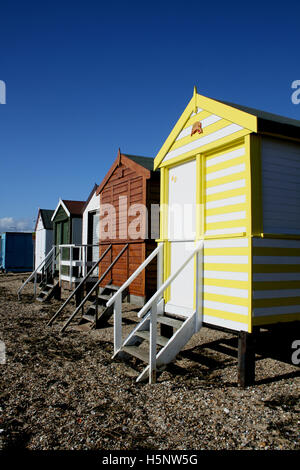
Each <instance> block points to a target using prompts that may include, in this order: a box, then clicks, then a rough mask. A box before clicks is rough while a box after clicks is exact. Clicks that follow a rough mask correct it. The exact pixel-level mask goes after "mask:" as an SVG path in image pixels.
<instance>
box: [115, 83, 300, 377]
mask: <svg viewBox="0 0 300 470" xmlns="http://www.w3.org/2000/svg"><path fill="white" fill-rule="evenodd" d="M154 168H155V169H160V181H161V198H160V203H161V213H160V214H161V219H160V239H159V240H158V242H159V245H158V249H157V250H158V251H157V253H158V255H159V256H160V257H161V259H160V262H159V263H160V266H161V269H160V272H161V278H160V283H159V285H158V290H157V292H156V294H155V295H154V296H153V297H152V298H151V299H150V300H149V302H148V303H147V304H146V305H145V307H144V308H143V309H142V310H141V311H140V313H139V317H140V318H141V323H140V326H138V327H137V328H136V329H135V330H134V331H133V332H132V334H131V335H129V337H128V338H127V339H126V340H125V341H124V340H123V339H122V328H121V318H122V317H121V307H120V301H119V296H120V292H117V293H116V295H115V296H114V298H113V299H111V301H109V304H111V303H113V304H114V305H115V309H116V313H115V354H116V355H118V354H119V353H123V352H126V353H127V354H131V355H133V356H137V357H139V358H143V355H144V361H145V362H148V363H149V365H148V366H146V367H145V369H144V371H143V372H142V374H141V375H140V376H139V378H138V380H142V379H144V378H145V377H148V376H149V377H150V381H155V371H156V369H159V368H160V367H163V366H164V365H165V364H166V363H168V362H170V361H171V360H173V359H174V358H175V356H176V354H177V353H178V352H179V351H180V349H181V348H182V347H183V346H184V344H186V342H187V341H188V340H189V339H190V337H191V336H192V335H193V334H194V333H195V332H197V331H199V329H200V328H201V326H202V325H205V326H209V327H213V328H217V329H220V328H221V329H223V330H225V331H229V332H233V333H236V334H238V337H239V361H238V364H239V368H238V372H239V382H240V384H241V385H245V384H247V383H251V382H252V381H253V379H254V364H255V362H254V348H253V338H254V334H255V333H257V332H258V331H259V329H260V328H262V327H263V328H273V327H274V326H275V325H277V326H278V325H280V324H287V323H292V322H298V323H296V324H297V325H298V326H299V320H300V218H299V214H300V121H296V120H293V119H289V118H286V117H281V116H277V115H274V114H270V113H267V112H262V111H259V110H256V109H252V108H248V107H244V106H240V105H236V104H232V103H227V102H222V101H219V100H214V99H211V98H207V97H205V96H201V95H199V94H198V93H197V91H196V89H195V90H194V94H193V96H192V98H191V100H190V101H189V103H188V104H187V106H186V108H185V110H184V111H183V113H182V115H181V116H180V118H179V120H178V121H177V123H176V125H175V126H174V128H173V130H172V131H171V133H170V135H169V136H168V138H167V139H166V141H165V142H164V144H163V146H162V148H161V150H160V151H159V153H158V155H157V156H156V158H155V162H154ZM149 311H151V313H150V314H149ZM156 323H165V324H169V325H170V326H172V327H173V332H171V334H169V335H168V338H169V339H167V338H166V337H165V336H166V335H164V337H161V336H157V334H156V332H155V325H156ZM144 330H148V333H147V335H148V336H147V335H146V333H145V331H144ZM142 337H143V338H144V339H145V338H148V340H149V338H150V345H149V346H148V347H147V348H146V352H145V351H143V350H142V348H143V345H144V343H145V341H142V342H141V338H142ZM160 345H162V348H160V349H158V348H159V346H160Z"/></svg>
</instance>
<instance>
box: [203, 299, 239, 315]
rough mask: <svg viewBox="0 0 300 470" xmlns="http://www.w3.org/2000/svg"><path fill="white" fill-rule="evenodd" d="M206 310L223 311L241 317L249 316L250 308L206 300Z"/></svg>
mask: <svg viewBox="0 0 300 470" xmlns="http://www.w3.org/2000/svg"><path fill="white" fill-rule="evenodd" d="M203 306H204V308H205V307H206V308H211V309H213V310H221V311H222V312H229V313H238V314H239V315H248V307H244V306H242V305H232V304H225V303H224V302H216V301H213V300H204V301H203Z"/></svg>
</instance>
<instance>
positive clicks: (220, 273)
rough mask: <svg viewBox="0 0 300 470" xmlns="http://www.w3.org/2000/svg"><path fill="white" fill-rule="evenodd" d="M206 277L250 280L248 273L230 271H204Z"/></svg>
mask: <svg viewBox="0 0 300 470" xmlns="http://www.w3.org/2000/svg"><path fill="white" fill-rule="evenodd" d="M203 278H204V279H224V280H229V281H248V273H239V272H229V271H208V270H205V269H204V271H203Z"/></svg>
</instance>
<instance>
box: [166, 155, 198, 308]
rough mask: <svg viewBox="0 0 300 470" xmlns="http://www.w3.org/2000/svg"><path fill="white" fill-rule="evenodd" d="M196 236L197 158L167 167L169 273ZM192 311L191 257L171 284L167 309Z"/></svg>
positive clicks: (193, 245)
mask: <svg viewBox="0 0 300 470" xmlns="http://www.w3.org/2000/svg"><path fill="white" fill-rule="evenodd" d="M195 237H196V160H192V161H190V162H187V163H183V164H182V165H177V166H176V167H174V168H171V169H170V170H169V212H168V239H169V241H170V263H171V266H170V270H171V275H172V274H173V273H174V272H175V271H177V269H178V268H180V266H181V265H182V264H183V263H184V261H185V260H186V259H187V257H188V256H189V254H190V253H191V251H192V250H193V249H195V242H194V241H195ZM193 311H194V259H192V260H191V261H190V262H189V264H188V265H187V266H186V267H185V268H184V269H183V271H182V272H181V273H180V274H179V275H178V277H177V278H176V279H175V280H174V281H173V282H172V284H171V287H170V299H169V301H168V303H167V304H166V312H167V313H173V314H176V315H179V316H183V317H186V316H189V315H191V314H192V313H193Z"/></svg>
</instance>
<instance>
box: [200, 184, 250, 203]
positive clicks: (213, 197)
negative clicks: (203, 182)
mask: <svg viewBox="0 0 300 470" xmlns="http://www.w3.org/2000/svg"><path fill="white" fill-rule="evenodd" d="M245 194H246V186H244V187H242V188H237V189H230V190H229V191H223V192H222V193H216V194H206V202H212V201H219V200H220V199H227V198H228V197H234V196H244V195H245Z"/></svg>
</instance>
